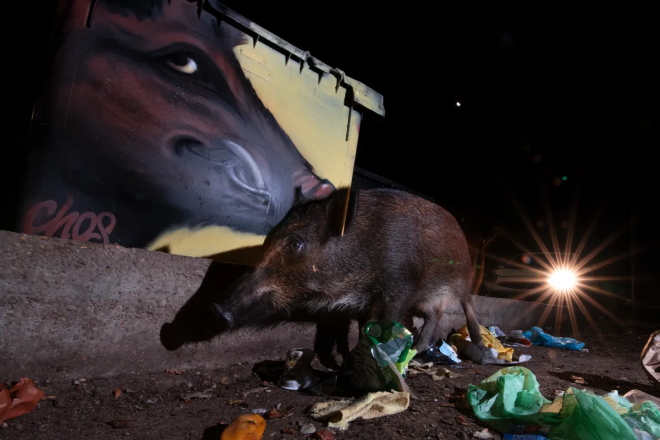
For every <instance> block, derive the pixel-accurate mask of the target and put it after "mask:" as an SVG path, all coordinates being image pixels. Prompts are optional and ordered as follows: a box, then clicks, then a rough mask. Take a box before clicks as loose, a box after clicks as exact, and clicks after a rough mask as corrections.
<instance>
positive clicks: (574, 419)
mask: <svg viewBox="0 0 660 440" xmlns="http://www.w3.org/2000/svg"><path fill="white" fill-rule="evenodd" d="M468 401H469V402H470V404H471V406H472V408H473V410H474V412H475V414H476V415H477V417H478V418H479V419H481V420H482V421H484V422H485V423H488V424H489V425H490V426H492V427H494V428H495V429H497V430H498V431H500V432H504V433H506V434H505V436H504V439H506V440H514V439H515V440H518V439H519V440H522V439H528V438H533V439H545V438H561V439H564V440H579V439H599V440H635V439H647V438H648V439H653V438H657V437H658V435H660V411H659V410H658V407H657V406H656V405H654V404H653V403H652V402H650V401H646V402H643V403H636V404H631V403H630V402H629V401H628V400H627V399H624V398H623V397H621V396H619V395H618V393H617V392H616V391H613V392H611V393H609V394H607V395H606V396H602V397H601V396H597V395H595V394H594V393H592V392H591V391H587V390H584V391H580V390H578V389H576V388H572V387H571V388H568V389H567V390H566V391H565V393H564V395H563V396H559V395H558V396H557V397H555V401H554V402H550V401H549V400H547V399H545V398H544V397H543V396H542V395H541V393H540V392H539V384H538V382H537V381H536V377H535V376H534V374H533V373H532V372H531V371H529V370H528V369H526V368H522V367H509V368H503V369H502V370H500V371H498V372H497V373H495V374H494V375H492V376H490V377H488V378H487V379H485V380H484V381H482V382H481V383H480V384H479V385H478V386H474V385H470V388H469V390H468ZM525 435H530V436H531V437H525ZM649 435H650V436H649ZM653 436H655V437H653Z"/></svg>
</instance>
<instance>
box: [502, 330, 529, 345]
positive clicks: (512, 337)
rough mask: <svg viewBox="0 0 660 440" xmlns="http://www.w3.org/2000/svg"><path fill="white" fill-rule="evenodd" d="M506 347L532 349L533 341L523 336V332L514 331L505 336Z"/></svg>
mask: <svg viewBox="0 0 660 440" xmlns="http://www.w3.org/2000/svg"><path fill="white" fill-rule="evenodd" d="M504 345H506V346H508V347H531V346H532V341H530V340H529V339H527V338H526V337H524V336H523V332H522V330H512V331H511V333H509V334H508V335H506V336H505V338H504Z"/></svg>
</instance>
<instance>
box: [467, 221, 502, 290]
mask: <svg viewBox="0 0 660 440" xmlns="http://www.w3.org/2000/svg"><path fill="white" fill-rule="evenodd" d="M496 236H497V229H494V230H492V231H490V233H489V234H488V235H487V236H486V237H484V239H483V240H482V241H481V244H480V245H479V253H478V254H477V258H475V262H474V264H475V268H474V283H473V285H472V294H473V295H478V294H479V291H480V290H481V284H482V283H483V281H484V271H485V269H484V262H485V261H486V247H487V246H488V245H489V244H490V242H491V241H493V239H494V238H495V237H496Z"/></svg>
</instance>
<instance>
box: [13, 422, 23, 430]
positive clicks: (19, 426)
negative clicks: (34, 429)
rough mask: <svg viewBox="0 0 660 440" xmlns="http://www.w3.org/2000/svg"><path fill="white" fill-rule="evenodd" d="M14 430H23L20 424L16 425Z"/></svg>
mask: <svg viewBox="0 0 660 440" xmlns="http://www.w3.org/2000/svg"><path fill="white" fill-rule="evenodd" d="M15 428H16V429H18V430H19V431H20V430H22V429H23V425H21V424H20V423H19V424H18V425H16V426H15Z"/></svg>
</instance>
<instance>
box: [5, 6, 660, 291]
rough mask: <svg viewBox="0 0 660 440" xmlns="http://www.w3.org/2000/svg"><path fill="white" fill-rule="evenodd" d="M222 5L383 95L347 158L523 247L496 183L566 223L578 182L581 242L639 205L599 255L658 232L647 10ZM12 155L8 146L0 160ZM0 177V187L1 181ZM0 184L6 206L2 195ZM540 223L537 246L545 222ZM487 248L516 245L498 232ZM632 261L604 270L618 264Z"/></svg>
mask: <svg viewBox="0 0 660 440" xmlns="http://www.w3.org/2000/svg"><path fill="white" fill-rule="evenodd" d="M53 3H54V2H53ZM224 4H226V5H227V6H229V7H230V8H232V9H234V10H236V11H237V12H239V13H241V14H242V15H244V16H246V17H247V18H249V19H251V20H253V21H254V22H256V23H257V24H259V25H261V26H263V27H265V28H266V29H268V30H269V31H271V32H273V33H274V34H275V35H277V36H279V37H281V38H283V39H284V40H286V41H288V42H289V43H291V44H293V45H294V46H296V47H298V48H300V49H302V50H308V51H310V53H311V55H313V56H314V57H316V58H318V59H320V60H322V61H323V62H325V63H327V64H329V65H331V66H334V67H338V68H340V69H342V70H344V71H345V72H346V74H347V75H348V76H350V77H352V78H355V79H357V80H359V81H362V82H364V83H365V84H367V85H368V86H370V87H372V88H373V89H375V90H376V91H378V92H380V93H381V94H383V95H384V96H385V108H386V112H387V114H386V117H385V118H380V117H378V116H376V115H373V114H369V113H367V114H366V115H365V120H364V122H363V125H362V128H361V133H360V140H359V144H358V153H357V159H356V165H358V166H359V167H361V168H364V169H366V170H369V171H371V172H374V173H376V174H378V175H381V176H383V177H386V178H388V179H391V180H394V181H396V182H398V183H400V184H402V185H405V186H408V187H410V188H412V189H414V190H416V191H419V192H421V193H425V194H428V195H430V196H431V197H433V198H434V199H435V200H436V202H437V203H439V204H440V205H446V206H451V207H460V208H472V209H475V210H477V211H479V212H480V213H481V214H482V215H483V216H485V217H487V218H489V219H490V220H491V221H492V222H493V223H494V224H495V223H496V224H502V225H504V227H505V229H506V230H507V231H509V233H510V234H511V235H513V236H516V237H517V238H518V239H519V240H521V241H523V242H524V243H525V245H528V246H533V245H534V244H533V241H532V240H531V236H530V234H529V233H528V232H527V231H526V229H525V228H524V226H523V225H522V222H521V221H520V215H519V214H518V213H517V212H516V211H515V209H514V208H513V204H512V201H511V199H510V198H508V197H507V196H506V193H505V191H504V189H503V188H504V187H509V188H511V194H512V195H513V199H514V200H517V201H518V202H519V203H520V204H521V206H522V207H523V210H524V211H525V213H526V214H527V215H528V216H529V218H530V220H531V221H532V223H533V224H536V222H537V221H539V220H544V221H546V222H547V219H546V217H545V211H544V210H543V208H544V205H543V194H544V191H545V193H547V194H548V197H549V202H550V206H551V209H552V212H553V213H554V214H555V216H556V219H555V221H556V223H557V227H558V229H559V230H560V232H561V233H564V234H565V230H562V229H561V227H560V226H559V224H560V223H561V221H562V220H568V219H569V217H570V209H571V203H572V199H573V197H574V196H575V194H576V193H578V194H579V196H580V200H579V205H578V206H579V208H578V210H577V212H576V218H577V222H576V235H578V236H580V234H582V233H584V231H585V230H586V228H587V225H588V223H589V221H590V220H591V219H592V218H593V216H594V215H595V213H596V212H597V209H598V207H603V206H604V208H603V211H602V215H601V217H600V221H599V222H598V223H597V226H596V230H595V232H594V238H593V244H592V246H595V245H597V244H598V242H599V240H603V239H604V238H605V237H607V236H608V235H610V234H611V233H612V232H613V231H614V230H616V229H618V228H619V227H621V226H622V225H625V224H627V223H629V222H630V218H631V215H633V216H634V215H637V214H639V215H640V218H641V220H640V222H639V223H638V224H637V226H636V227H635V229H634V235H633V236H631V235H630V233H629V231H626V232H625V233H624V234H623V235H621V236H620V238H619V239H617V240H615V242H614V243H613V244H612V246H610V247H608V248H607V250H605V251H603V253H602V256H603V257H610V256H612V255H615V254H616V255H618V254H621V253H622V252H629V251H630V249H631V247H632V248H636V247H638V246H640V245H649V244H652V243H654V242H657V241H658V233H657V229H656V223H657V222H656V221H655V220H654V219H655V218H656V217H657V214H653V212H654V211H655V212H660V211H658V208H660V206H658V205H659V204H658V199H659V197H658V189H659V187H660V185H658V182H657V174H658V171H657V170H658V167H657V165H656V163H657V159H656V156H658V154H657V150H658V146H659V145H660V142H658V141H659V129H660V127H659V124H658V123H659V111H658V103H659V102H660V101H659V98H660V93H659V91H660V86H659V79H660V71H659V68H658V65H660V63H658V54H659V53H660V44H659V42H660V35H659V32H658V26H657V25H656V24H655V23H653V22H652V21H651V19H652V17H653V14H652V13H651V12H650V10H648V11H644V10H637V11H634V12H633V11H621V10H613V11H605V10H603V9H599V10H598V11H590V12H589V13H587V14H578V12H577V11H574V10H570V11H558V12H557V13H554V14H552V13H550V11H543V12H541V11H521V10H513V9H512V10H495V9H493V10H480V11H477V10H475V11H471V12H470V14H467V12H466V11H463V12H461V13H458V12H455V11H448V10H445V11H443V10H441V9H439V8H438V10H427V9H420V8H418V7H415V6H413V5H407V4H405V3H399V4H392V5H393V7H385V6H384V5H385V4H386V2H378V3H376V2H359V3H357V4H350V6H348V5H347V4H345V3H339V4H335V3H327V2H326V3H308V4H307V6H305V8H304V9H298V8H295V7H294V6H286V4H283V3H282V2H245V1H233V0H231V1H225V2H224ZM599 7H601V6H599ZM33 18H34V19H33V20H32V22H31V23H28V24H27V25H26V27H24V28H23V29H22V31H21V32H22V33H21V35H22V37H21V38H17V40H18V41H22V42H24V45H23V46H21V47H27V46H28V45H30V46H31V50H22V49H21V48H20V47H19V50H18V54H17V56H16V58H15V59H17V60H19V62H20V63H22V64H20V65H23V66H30V68H29V69H22V70H18V71H15V73H16V75H15V80H14V83H15V84H24V85H25V87H24V89H25V90H28V91H29V90H30V88H31V87H30V83H34V82H35V81H39V74H40V71H41V69H40V62H41V58H40V57H41V56H42V55H43V53H42V52H43V50H42V49H43V41H44V38H46V37H47V30H48V20H49V11H43V13H41V14H38V16H35V17H33ZM17 87H18V86H17ZM457 102H460V104H461V105H460V107H458V106H457V105H456V103H457ZM31 104H32V103H31V95H29V93H27V94H25V95H24V96H23V97H22V99H21V100H20V104H19V108H20V111H17V112H15V115H14V118H15V120H14V121H13V122H14V123H13V124H12V126H13V127H14V129H13V131H12V133H13V137H14V139H15V140H16V141H18V143H19V144H20V142H21V141H22V140H23V139H24V136H25V131H26V129H27V127H28V126H29V119H30V112H31ZM21 154H22V153H20V152H19V151H11V152H10V153H9V160H8V161H7V162H5V164H7V163H9V162H11V161H20V160H22V157H23V156H22V155H21ZM564 176H565V177H566V180H563V177H564ZM3 178H4V179H5V181H6V184H5V188H7V185H8V184H10V183H11V182H9V180H11V181H12V182H13V181H14V180H15V176H13V175H12V174H11V173H4V175H3ZM557 179H558V180H559V185H558V186H556V185H555V182H556V180H557ZM4 196H5V197H7V202H6V203H5V204H4V206H11V203H13V202H15V200H14V199H12V196H11V194H9V195H7V194H5V195H4ZM5 214H6V212H5ZM7 218H8V216H7V215H4V216H3V223H5V224H7V221H8V220H7ZM3 227H4V226H3ZM537 229H538V228H537ZM538 231H539V233H540V234H541V235H542V237H543V238H544V239H546V240H548V241H547V242H548V244H549V236H548V234H547V225H546V227H544V228H540V229H538ZM562 231H563V232H562ZM631 242H632V243H631ZM494 252H499V253H501V254H502V255H509V254H510V253H512V252H515V249H512V248H511V247H507V246H506V244H504V243H502V244H500V247H499V248H496V250H495V251H494ZM656 255H657V247H656V250H655V251H647V252H645V253H643V254H639V255H638V256H637V257H636V258H635V260H634V265H635V266H636V274H637V275H639V274H641V273H643V274H644V275H647V276H655V280H654V281H651V282H648V281H647V282H645V283H646V284H644V286H643V287H639V288H638V289H637V290H638V291H644V292H646V293H645V295H646V296H645V297H644V298H645V300H649V301H656V303H657V301H658V299H657V298H658V297H660V294H658V291H657V289H656V288H655V284H657V283H660V279H658V277H657V273H658V265H657V264H658V263H660V262H658V258H657V257H656ZM511 256H513V255H511ZM631 262H632V261H631V260H630V259H626V260H625V262H624V263H623V264H621V265H619V266H618V267H617V269H616V271H617V273H621V274H623V275H626V276H629V275H630V272H629V271H630V266H631ZM613 270H614V269H613ZM624 272H627V273H624ZM640 289H641V290H640ZM627 290H629V289H627V288H625V286H624V287H623V288H622V292H624V293H623V294H627V293H625V292H627Z"/></svg>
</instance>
